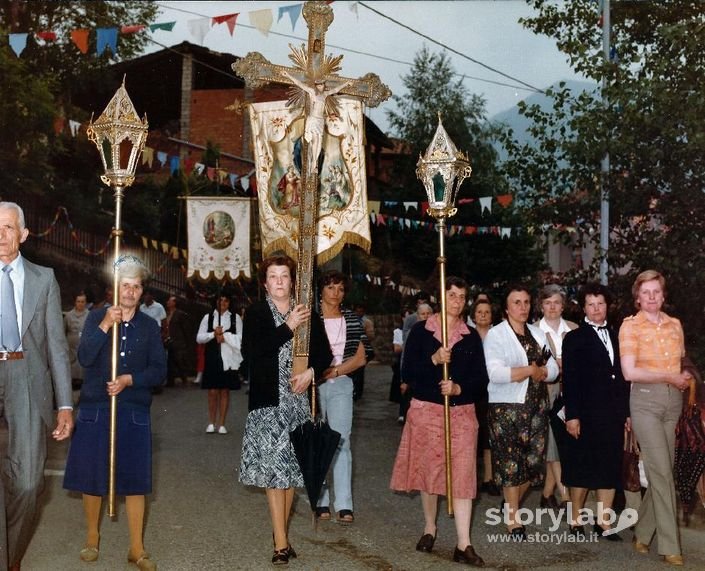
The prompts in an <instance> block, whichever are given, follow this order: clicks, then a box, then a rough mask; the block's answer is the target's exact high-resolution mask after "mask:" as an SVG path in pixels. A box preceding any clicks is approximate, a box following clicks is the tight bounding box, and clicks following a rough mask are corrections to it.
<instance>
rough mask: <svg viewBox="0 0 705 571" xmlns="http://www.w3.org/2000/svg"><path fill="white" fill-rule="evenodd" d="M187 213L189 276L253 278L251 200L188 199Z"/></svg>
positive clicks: (222, 198)
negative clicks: (251, 266)
mask: <svg viewBox="0 0 705 571" xmlns="http://www.w3.org/2000/svg"><path fill="white" fill-rule="evenodd" d="M186 212H187V220H188V271H187V277H189V278H190V277H191V276H196V277H197V278H200V279H202V280H207V279H209V278H211V277H215V278H216V279H219V280H220V279H223V278H224V277H225V275H226V274H229V276H230V278H231V279H235V278H237V277H238V276H239V275H240V274H241V273H243V274H245V275H246V276H247V277H250V199H249V198H229V197H217V198H195V197H189V198H187V201H186Z"/></svg>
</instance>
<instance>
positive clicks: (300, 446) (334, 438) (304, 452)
mask: <svg viewBox="0 0 705 571" xmlns="http://www.w3.org/2000/svg"><path fill="white" fill-rule="evenodd" d="M315 410H316V388H315V387H314V388H313V395H312V404H311V411H312V413H311V420H309V421H307V422H304V423H303V424H302V425H300V426H298V427H296V428H295V429H294V430H292V431H291V432H290V433H289V438H290V439H291V444H292V445H293V447H294V453H295V454H296V459H297V460H298V462H299V468H300V469H301V473H302V474H303V477H304V485H305V486H306V492H307V493H308V499H309V502H310V503H311V510H313V511H315V509H316V504H317V503H318V497H319V496H320V495H321V488H322V487H323V482H324V481H325V479H326V474H327V473H328V468H330V463H331V462H332V461H333V456H335V452H336V451H337V450H338V443H339V442H340V433H339V432H336V431H335V430H333V429H332V428H331V427H330V426H328V423H326V422H323V421H322V420H316V416H315Z"/></svg>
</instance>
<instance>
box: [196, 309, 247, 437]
mask: <svg viewBox="0 0 705 571" xmlns="http://www.w3.org/2000/svg"><path fill="white" fill-rule="evenodd" d="M229 308H230V298H229V297H228V296H227V295H221V296H219V297H218V302H217V307H216V309H214V310H213V311H212V312H211V313H207V314H206V315H204V316H203V319H202V320H201V325H200V327H199V328H198V334H197V335H196V342H197V343H200V344H202V345H205V346H206V357H205V368H204V371H203V380H202V382H201V388H202V389H207V390H208V426H207V427H206V432H207V433H208V434H213V433H214V432H216V430H217V431H218V434H227V433H228V429H227V428H225V417H226V416H227V414H228V407H229V405H230V391H231V390H232V389H238V388H240V381H239V377H238V369H239V368H240V363H242V353H241V352H240V347H241V345H242V319H241V318H240V316H239V315H238V314H237V313H236V314H232V313H230V309H229Z"/></svg>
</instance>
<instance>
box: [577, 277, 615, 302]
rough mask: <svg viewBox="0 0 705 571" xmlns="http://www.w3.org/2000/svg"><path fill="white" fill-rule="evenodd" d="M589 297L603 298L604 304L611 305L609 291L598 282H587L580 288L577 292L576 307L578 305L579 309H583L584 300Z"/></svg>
mask: <svg viewBox="0 0 705 571" xmlns="http://www.w3.org/2000/svg"><path fill="white" fill-rule="evenodd" d="M589 295H592V296H595V297H597V296H598V295H601V296H602V297H604V298H605V303H607V305H608V306H609V305H610V304H611V303H612V294H611V293H610V290H609V289H607V286H606V285H602V284H601V283H599V282H589V283H586V284H585V285H584V286H583V287H581V288H580V291H579V292H578V305H580V307H585V298H586V297H587V296H589Z"/></svg>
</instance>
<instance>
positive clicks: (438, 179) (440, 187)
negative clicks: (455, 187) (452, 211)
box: [433, 172, 446, 203]
mask: <svg viewBox="0 0 705 571" xmlns="http://www.w3.org/2000/svg"><path fill="white" fill-rule="evenodd" d="M445 191H446V181H445V180H444V179H443V175H442V174H441V173H439V172H437V173H436V174H435V175H434V176H433V195H434V197H435V198H436V202H441V203H443V202H445Z"/></svg>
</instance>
